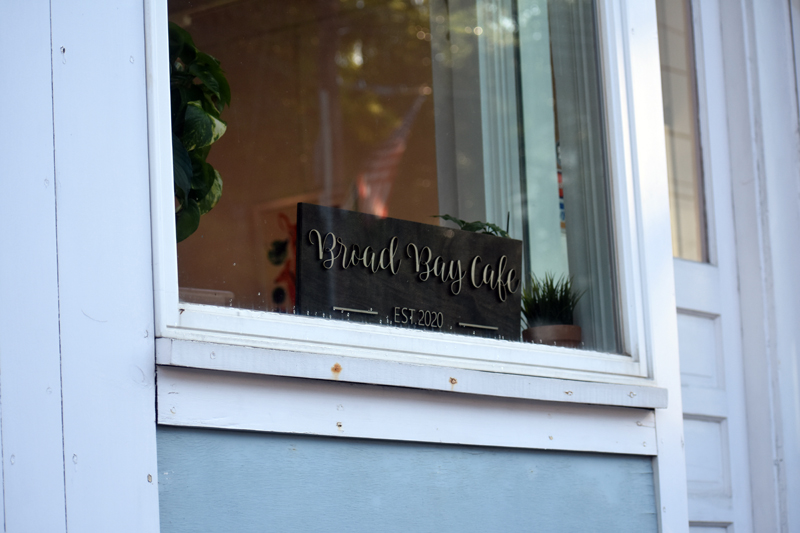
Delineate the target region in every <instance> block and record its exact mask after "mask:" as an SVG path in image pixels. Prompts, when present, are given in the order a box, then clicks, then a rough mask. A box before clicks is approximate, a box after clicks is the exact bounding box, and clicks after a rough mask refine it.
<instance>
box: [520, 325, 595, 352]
mask: <svg viewBox="0 0 800 533" xmlns="http://www.w3.org/2000/svg"><path fill="white" fill-rule="evenodd" d="M522 339H523V340H524V341H525V342H535V343H536V344H548V345H550V346H562V347H564V348H578V347H580V345H581V327H580V326H572V325H570V326H567V325H563V324H559V325H557V326H536V327H534V328H528V329H526V330H524V331H523V332H522Z"/></svg>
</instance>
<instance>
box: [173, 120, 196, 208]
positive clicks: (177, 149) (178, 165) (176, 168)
mask: <svg viewBox="0 0 800 533" xmlns="http://www.w3.org/2000/svg"><path fill="white" fill-rule="evenodd" d="M172 173H173V179H174V181H175V196H176V197H178V200H179V201H180V202H181V203H184V202H185V201H186V200H187V199H188V198H189V191H191V190H192V176H193V171H192V161H191V159H189V152H187V151H186V148H184V146H183V143H181V141H180V139H178V137H177V136H176V135H175V134H174V133H173V134H172Z"/></svg>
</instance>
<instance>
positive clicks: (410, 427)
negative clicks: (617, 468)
mask: <svg viewBox="0 0 800 533" xmlns="http://www.w3.org/2000/svg"><path fill="white" fill-rule="evenodd" d="M158 380H159V388H158V410H159V412H158V421H159V423H160V424H167V425H177V426H193V427H209V428H221V429H240V430H256V431H275V432H280V433H302V434H309V435H324V436H332V437H358V438H368V439H389V440H401V441H413V442H438V443H448V444H469V445H477V446H507V447H515V448H536V449H545V450H571V451H591V452H607V453H624V454H637V455H653V454H655V453H656V439H655V429H654V428H653V412H652V411H649V410H645V409H625V408H619V407H594V406H581V407H578V406H566V405H559V404H554V403H547V402H531V401H524V400H516V399H500V398H481V397H476V396H463V395H455V394H447V393H444V392H436V391H419V390H409V389H401V388H397V387H377V386H369V385H356V384H346V383H325V382H321V381H311V380H300V379H291V378H279V377H272V376H253V375H246V374H234V373H226V374H220V373H217V372H208V371H203V370H197V369H180V368H175V367H159V370H158Z"/></svg>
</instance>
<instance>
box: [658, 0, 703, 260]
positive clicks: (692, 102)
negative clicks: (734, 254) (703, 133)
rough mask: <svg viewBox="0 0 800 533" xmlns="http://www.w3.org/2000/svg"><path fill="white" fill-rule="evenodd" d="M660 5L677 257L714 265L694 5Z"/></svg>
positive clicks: (662, 70)
mask: <svg viewBox="0 0 800 533" xmlns="http://www.w3.org/2000/svg"><path fill="white" fill-rule="evenodd" d="M656 6H657V9H658V36H659V49H660V52H661V53H660V57H661V90H662V93H663V95H664V135H665V137H666V141H667V170H668V172H669V201H670V211H671V212H672V253H673V255H674V256H675V257H678V258H681V259H688V260H690V261H700V262H708V260H709V254H708V239H707V237H706V220H705V218H706V217H705V200H704V197H705V195H704V193H703V171H702V154H701V152H700V132H699V126H698V121H697V116H698V113H697V89H696V86H697V84H696V82H695V64H694V42H693V41H694V39H693V37H692V23H691V21H692V18H691V17H692V10H691V5H690V3H689V2H688V1H685V0H681V1H678V2H664V1H659V2H656Z"/></svg>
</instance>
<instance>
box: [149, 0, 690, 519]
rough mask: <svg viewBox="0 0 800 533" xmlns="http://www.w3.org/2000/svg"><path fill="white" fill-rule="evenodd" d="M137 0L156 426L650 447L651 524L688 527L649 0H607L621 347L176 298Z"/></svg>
mask: <svg viewBox="0 0 800 533" xmlns="http://www.w3.org/2000/svg"><path fill="white" fill-rule="evenodd" d="M144 4H145V20H146V24H145V31H146V34H147V39H146V44H147V94H148V128H149V129H148V131H149V149H150V175H151V209H152V230H153V269H154V291H155V295H154V296H155V304H154V305H155V324H156V336H157V337H159V338H158V339H157V343H156V363H157V365H158V385H157V391H156V394H157V402H156V403H157V421H158V423H159V424H166V425H178V426H192V427H205V428H227V429H242V430H251V431H266V432H270V431H273V432H283V433H298V434H315V435H324V436H330V437H360V438H372V439H392V440H413V441H416V442H442V443H453V444H471V445H479V446H480V445H484V446H513V447H518V448H532V449H550V450H573V451H585V452H600V453H619V454H629V453H637V454H643V455H648V456H651V457H653V467H654V469H653V470H654V484H655V489H656V502H657V509H656V512H657V514H658V522H659V529H660V530H661V531H685V530H686V529H687V526H688V507H687V494H686V474H685V472H686V470H685V459H684V452H683V415H682V405H681V388H680V387H681V385H680V368H679V358H678V341H677V317H676V312H675V309H676V307H675V287H674V275H673V261H672V246H671V242H672V241H671V225H670V211H669V200H668V188H667V163H666V151H665V140H664V131H663V110H662V102H661V98H660V95H661V81H660V64H659V61H658V53H659V51H658V50H659V49H658V31H657V23H656V10H655V2H654V1H652V0H651V1H644V0H597V5H598V12H599V17H598V18H599V20H600V25H599V26H600V27H599V28H598V33H599V38H600V49H601V56H602V64H601V72H602V75H603V90H604V92H605V98H604V105H605V120H606V134H607V142H608V146H607V150H608V158H609V167H610V175H611V182H612V186H611V196H612V202H613V204H614V205H613V217H614V227H615V229H614V232H615V241H616V246H617V249H616V257H615V259H616V261H617V265H616V269H617V275H618V278H619V289H618V290H619V301H620V308H621V309H620V311H621V315H622V318H623V328H622V329H623V346H624V348H625V351H626V353H627V354H628V355H609V354H601V353H594V352H588V351H579V350H570V349H565V348H555V347H546V346H540V345H530V344H522V343H512V342H503V341H494V340H487V339H473V338H466V337H460V336H457V335H445V334H433V333H428V332H423V331H409V330H403V329H400V328H393V327H387V326H370V325H363V324H350V323H346V322H342V321H332V320H324V319H313V318H309V317H303V316H287V315H281V314H277V313H264V312H254V311H248V310H243V309H234V308H224V307H210V306H202V305H196V304H188V303H180V302H179V299H178V270H177V249H176V245H175V222H174V198H173V184H172V160H171V157H172V155H171V150H170V147H171V141H170V139H171V131H170V129H171V127H170V102H169V91H168V87H169V70H168V65H167V61H166V57H167V53H168V38H167V23H166V22H167V5H166V0H144ZM295 378H305V379H295ZM334 381H343V382H346V384H342V383H338V384H337V383H334ZM453 393H461V394H453ZM667 395H668V396H669V398H667Z"/></svg>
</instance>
